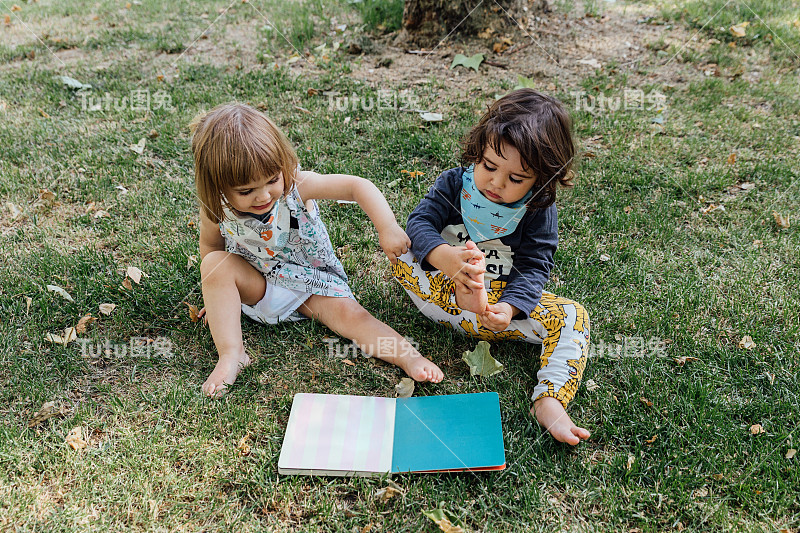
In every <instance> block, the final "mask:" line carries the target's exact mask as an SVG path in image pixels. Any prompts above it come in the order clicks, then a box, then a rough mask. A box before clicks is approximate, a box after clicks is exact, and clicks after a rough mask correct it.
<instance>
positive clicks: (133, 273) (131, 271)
mask: <svg viewBox="0 0 800 533" xmlns="http://www.w3.org/2000/svg"><path fill="white" fill-rule="evenodd" d="M125 275H126V276H128V277H129V278H131V279H132V280H133V282H134V283H136V284H137V285H139V282H140V281H141V280H142V276H144V277H146V278H147V277H149V276H148V275H147V274H145V273H144V272H142V271H141V270H139V269H138V268H136V267H134V266H129V267H128V269H127V270H126V271H125Z"/></svg>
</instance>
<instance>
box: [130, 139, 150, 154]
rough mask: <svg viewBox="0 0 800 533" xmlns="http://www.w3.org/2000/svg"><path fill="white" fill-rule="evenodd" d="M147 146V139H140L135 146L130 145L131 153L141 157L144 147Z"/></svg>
mask: <svg viewBox="0 0 800 533" xmlns="http://www.w3.org/2000/svg"><path fill="white" fill-rule="evenodd" d="M145 144H147V139H145V138H144V137H142V138H141V139H139V142H137V143H136V144H132V145H130V149H131V152H134V153H137V154H139V155H142V154H143V153H144V145H145Z"/></svg>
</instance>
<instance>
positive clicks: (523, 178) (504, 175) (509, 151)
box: [474, 142, 536, 204]
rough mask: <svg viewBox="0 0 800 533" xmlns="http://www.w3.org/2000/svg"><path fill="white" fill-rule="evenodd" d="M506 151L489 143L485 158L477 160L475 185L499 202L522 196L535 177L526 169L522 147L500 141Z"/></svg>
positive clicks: (483, 193)
mask: <svg viewBox="0 0 800 533" xmlns="http://www.w3.org/2000/svg"><path fill="white" fill-rule="evenodd" d="M500 150H501V151H502V152H503V155H500V154H498V153H497V152H495V151H494V148H492V147H491V146H489V145H487V146H486V149H485V150H484V151H483V158H482V159H481V160H480V161H479V162H477V163H476V164H475V171H474V176H475V186H476V187H477V188H478V190H479V191H480V192H481V194H482V195H484V196H485V197H486V198H488V199H489V200H490V201H492V202H494V203H496V204H511V203H514V202H516V201H518V200H522V198H524V197H525V195H526V194H528V191H530V190H531V188H532V187H533V185H534V183H536V177H535V176H533V174H532V172H531V171H530V170H525V169H524V168H523V165H522V159H521V158H520V156H519V150H517V149H516V148H514V147H513V146H511V145H510V144H507V143H505V142H503V143H501V144H500Z"/></svg>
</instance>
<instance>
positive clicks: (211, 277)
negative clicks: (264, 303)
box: [200, 251, 267, 398]
mask: <svg viewBox="0 0 800 533" xmlns="http://www.w3.org/2000/svg"><path fill="white" fill-rule="evenodd" d="M200 276H201V281H202V284H203V303H204V304H205V316H206V318H207V320H208V325H209V328H210V329H211V337H212V338H213V339H214V345H215V346H216V347H217V353H218V354H219V361H218V362H217V366H215V367H214V371H213V372H211V375H210V376H208V379H207V380H206V381H205V383H203V392H204V393H205V394H206V395H208V396H211V397H214V398H218V397H220V396H222V395H223V394H224V392H225V388H226V387H227V386H228V385H231V384H233V382H234V381H236V376H238V375H239V372H240V371H241V369H242V368H244V367H246V366H247V365H249V364H250V358H249V357H248V356H247V352H245V351H244V343H243V342H242V322H241V314H242V303H244V304H247V305H255V304H256V303H258V301H259V300H261V298H263V296H264V292H265V291H266V288H267V285H266V281H264V276H263V275H261V273H260V272H259V271H258V270H256V269H255V268H253V267H252V266H251V265H250V264H249V263H248V262H247V261H245V260H244V259H243V258H242V257H241V256H238V255H236V254H231V253H228V252H222V251H216V252H210V253H208V254H206V256H205V257H204V258H203V262H202V263H201V264H200Z"/></svg>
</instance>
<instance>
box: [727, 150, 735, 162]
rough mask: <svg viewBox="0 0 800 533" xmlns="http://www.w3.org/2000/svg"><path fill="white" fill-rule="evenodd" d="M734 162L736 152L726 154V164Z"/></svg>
mask: <svg viewBox="0 0 800 533" xmlns="http://www.w3.org/2000/svg"><path fill="white" fill-rule="evenodd" d="M734 163H736V152H734V153H732V154H731V155H729V156H728V164H729V165H733V164H734Z"/></svg>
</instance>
